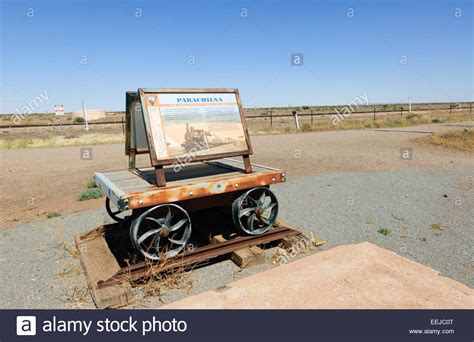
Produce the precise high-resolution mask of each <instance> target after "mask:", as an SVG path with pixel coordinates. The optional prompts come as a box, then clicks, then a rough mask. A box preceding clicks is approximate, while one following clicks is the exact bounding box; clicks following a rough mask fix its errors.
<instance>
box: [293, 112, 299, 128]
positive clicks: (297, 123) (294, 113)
mask: <svg viewBox="0 0 474 342" xmlns="http://www.w3.org/2000/svg"><path fill="white" fill-rule="evenodd" d="M293 116H294V117H295V126H296V129H300V123H299V122H298V113H297V112H296V110H294V111H293Z"/></svg>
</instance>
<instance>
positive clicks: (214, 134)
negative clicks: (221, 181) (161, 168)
mask: <svg viewBox="0 0 474 342" xmlns="http://www.w3.org/2000/svg"><path fill="white" fill-rule="evenodd" d="M145 104H146V107H147V113H148V117H149V124H150V129H151V132H152V137H153V141H154V146H155V152H156V156H157V159H179V158H182V157H187V156H189V155H191V156H207V155H216V154H227V153H230V154H232V153H238V152H242V153H245V152H246V151H248V144H247V140H246V137H245V131H244V126H243V122H242V118H241V116H240V111H239V106H238V102H237V97H236V94H235V93H145Z"/></svg>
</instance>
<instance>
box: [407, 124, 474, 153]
mask: <svg viewBox="0 0 474 342" xmlns="http://www.w3.org/2000/svg"><path fill="white" fill-rule="evenodd" d="M415 141H416V142H417V143H419V144H425V145H434V146H441V147H446V148H452V149H455V150H460V151H467V152H474V130H472V129H469V130H468V129H464V130H462V131H452V132H448V133H442V134H439V133H434V134H431V135H429V136H427V137H423V138H418V139H415Z"/></svg>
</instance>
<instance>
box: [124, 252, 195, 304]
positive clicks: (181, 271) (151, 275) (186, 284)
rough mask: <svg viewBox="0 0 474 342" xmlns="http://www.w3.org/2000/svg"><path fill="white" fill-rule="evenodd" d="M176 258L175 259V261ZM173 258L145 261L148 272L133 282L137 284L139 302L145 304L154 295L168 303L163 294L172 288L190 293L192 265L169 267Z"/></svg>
mask: <svg viewBox="0 0 474 342" xmlns="http://www.w3.org/2000/svg"><path fill="white" fill-rule="evenodd" d="M174 260H175V259H173V261H174ZM169 262H171V260H164V261H162V262H160V263H156V262H151V261H149V260H147V261H145V263H146V264H147V274H146V275H145V276H144V277H143V278H141V279H140V280H139V281H135V282H131V281H128V282H129V283H130V284H132V285H135V298H136V300H137V302H138V303H139V304H141V305H144V302H145V300H146V298H147V297H150V296H154V297H157V298H158V300H159V301H160V302H161V303H163V304H166V303H165V301H164V299H163V295H164V294H165V293H166V292H167V291H170V290H184V291H186V293H190V291H191V289H192V287H193V280H192V278H191V275H190V272H189V271H190V270H191V269H192V267H190V266H182V265H178V266H174V267H171V268H168V265H169Z"/></svg>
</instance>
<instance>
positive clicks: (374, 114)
mask: <svg viewBox="0 0 474 342" xmlns="http://www.w3.org/2000/svg"><path fill="white" fill-rule="evenodd" d="M374 120H375V107H374Z"/></svg>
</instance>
